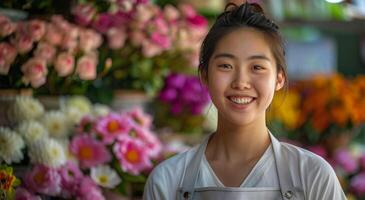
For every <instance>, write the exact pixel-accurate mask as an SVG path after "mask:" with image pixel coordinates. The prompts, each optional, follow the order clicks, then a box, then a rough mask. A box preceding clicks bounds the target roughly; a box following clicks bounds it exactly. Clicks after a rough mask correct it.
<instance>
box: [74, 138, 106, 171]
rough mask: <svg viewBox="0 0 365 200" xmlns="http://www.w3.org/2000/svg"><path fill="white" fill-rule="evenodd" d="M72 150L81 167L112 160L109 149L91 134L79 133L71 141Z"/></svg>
mask: <svg viewBox="0 0 365 200" xmlns="http://www.w3.org/2000/svg"><path fill="white" fill-rule="evenodd" d="M70 151H71V153H73V154H74V155H75V156H76V157H77V159H78V160H79V162H80V165H81V167H85V168H89V167H93V166H96V165H99V164H104V163H106V162H109V161H110V160H111V155H110V153H109V152H108V149H107V148H106V147H105V146H104V144H102V143H101V142H99V141H97V140H95V139H94V138H92V137H91V136H89V135H77V136H75V137H74V138H73V139H72V141H71V143H70Z"/></svg>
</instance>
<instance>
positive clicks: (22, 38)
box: [13, 33, 33, 54]
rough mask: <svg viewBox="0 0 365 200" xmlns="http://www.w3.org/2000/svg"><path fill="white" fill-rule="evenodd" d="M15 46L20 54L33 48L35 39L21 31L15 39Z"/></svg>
mask: <svg viewBox="0 0 365 200" xmlns="http://www.w3.org/2000/svg"><path fill="white" fill-rule="evenodd" d="M13 43H14V46H15V48H16V49H17V51H18V52H19V53H20V54H24V53H27V52H28V51H30V50H31V49H32V48H33V40H32V38H31V37H30V36H29V35H26V34H22V33H19V34H17V36H16V37H15V40H13Z"/></svg>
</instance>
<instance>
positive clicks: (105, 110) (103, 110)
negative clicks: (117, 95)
mask: <svg viewBox="0 0 365 200" xmlns="http://www.w3.org/2000/svg"><path fill="white" fill-rule="evenodd" d="M109 112H110V108H109V107H108V106H107V105H103V104H95V105H94V109H93V113H92V114H93V115H94V116H96V117H99V116H100V117H102V116H105V115H108V114H109Z"/></svg>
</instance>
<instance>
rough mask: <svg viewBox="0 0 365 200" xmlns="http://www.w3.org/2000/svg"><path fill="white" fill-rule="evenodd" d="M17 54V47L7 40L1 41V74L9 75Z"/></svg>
mask: <svg viewBox="0 0 365 200" xmlns="http://www.w3.org/2000/svg"><path fill="white" fill-rule="evenodd" d="M16 55H17V52H16V49H15V48H14V47H13V46H12V45H10V44H9V43H6V42H1V43H0V74H3V75H7V74H8V73H9V69H10V66H11V64H12V63H13V62H14V60H15V57H16Z"/></svg>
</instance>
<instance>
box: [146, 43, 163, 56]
mask: <svg viewBox="0 0 365 200" xmlns="http://www.w3.org/2000/svg"><path fill="white" fill-rule="evenodd" d="M161 53H162V48H161V47H160V46H159V45H156V44H154V43H152V42H149V41H145V42H144V43H143V44H142V54H143V55H144V56H145V57H147V58H151V57H153V56H156V55H159V54H161Z"/></svg>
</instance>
